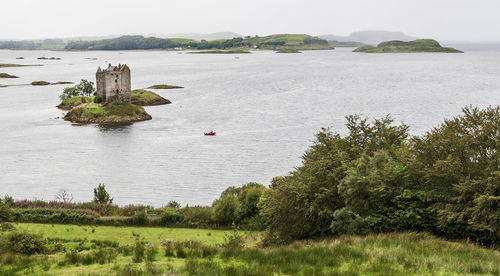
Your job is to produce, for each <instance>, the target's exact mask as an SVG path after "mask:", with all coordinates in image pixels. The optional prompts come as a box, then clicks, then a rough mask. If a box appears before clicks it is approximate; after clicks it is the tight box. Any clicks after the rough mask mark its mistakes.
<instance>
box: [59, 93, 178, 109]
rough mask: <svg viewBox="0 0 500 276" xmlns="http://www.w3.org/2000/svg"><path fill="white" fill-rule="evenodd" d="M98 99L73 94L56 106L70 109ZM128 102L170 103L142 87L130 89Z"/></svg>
mask: <svg viewBox="0 0 500 276" xmlns="http://www.w3.org/2000/svg"><path fill="white" fill-rule="evenodd" d="M94 101H98V98H97V97H96V96H74V97H71V98H69V99H66V100H63V101H62V102H61V103H60V104H59V105H58V106H57V108H59V109H62V110H71V109H72V108H73V107H76V106H79V105H81V104H86V103H93V102H94ZM130 103H131V104H134V105H140V106H152V105H163V104H170V103H172V102H171V101H169V100H168V99H165V98H163V97H162V96H160V95H158V94H156V93H154V92H152V91H149V90H144V89H135V90H132V93H131V97H130Z"/></svg>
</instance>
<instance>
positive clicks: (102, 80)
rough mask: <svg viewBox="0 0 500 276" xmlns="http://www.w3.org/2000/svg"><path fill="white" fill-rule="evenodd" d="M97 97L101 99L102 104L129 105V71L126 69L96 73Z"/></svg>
mask: <svg viewBox="0 0 500 276" xmlns="http://www.w3.org/2000/svg"><path fill="white" fill-rule="evenodd" d="M96 84H97V96H99V97H102V99H103V102H105V103H107V102H110V101H118V102H128V103H130V101H131V98H130V94H131V89H130V70H129V69H128V67H126V66H125V67H124V68H122V69H121V70H120V71H118V70H117V71H114V70H112V71H107V70H104V72H102V73H96Z"/></svg>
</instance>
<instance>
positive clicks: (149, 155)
mask: <svg viewBox="0 0 500 276" xmlns="http://www.w3.org/2000/svg"><path fill="white" fill-rule="evenodd" d="M458 48H461V47H458ZM464 50H465V51H466V53H465V54H460V55H454V54H429V53H427V54H395V55H375V54H374V55H372V54H362V53H352V52H351V49H336V50H334V51H306V52H304V53H302V54H297V55H278V54H275V53H274V52H266V51H263V52H255V53H253V54H251V55H245V56H243V55H242V56H240V58H239V59H234V57H233V56H232V55H179V54H177V52H168V51H130V52H123V53H118V52H112V51H108V52H104V51H103V52H58V56H60V57H61V58H62V59H61V60H57V61H38V60H37V59H36V58H37V57H39V56H42V55H51V54H50V52H48V51H5V50H0V63H26V64H30V63H34V62H37V63H43V64H45V65H44V66H41V67H36V68H35V67H18V68H2V72H5V73H8V74H12V75H17V76H20V78H19V79H5V80H3V79H2V81H1V82H2V84H17V83H29V82H31V81H35V80H44V81H49V82H55V81H72V82H75V83H78V82H79V81H80V79H89V80H95V71H96V70H97V67H98V66H101V67H102V66H105V65H107V63H108V62H109V63H113V64H118V63H122V64H123V63H126V64H128V65H129V67H130V68H131V72H132V88H133V89H136V88H144V87H148V86H150V85H154V84H173V85H181V86H184V87H185V88H184V89H174V90H158V91H157V92H158V93H159V94H160V95H161V96H163V97H165V98H167V99H169V100H171V101H172V104H169V105H163V106H152V107H146V110H147V111H148V113H150V114H151V115H152V116H153V120H150V121H144V122H138V123H134V124H132V125H118V126H116V125H80V126H78V127H75V126H73V125H72V124H71V123H69V122H66V121H64V120H62V119H57V120H55V119H53V118H57V117H59V118H62V117H63V116H64V114H65V111H61V110H58V109H57V108H55V106H56V105H57V104H59V101H58V95H59V94H60V93H61V92H62V90H63V88H64V87H66V86H64V85H61V86H44V87H33V86H18V87H9V88H0V93H1V94H2V95H3V97H2V98H3V100H2V101H0V141H2V142H1V143H0V187H1V190H0V196H1V195H4V194H10V195H12V196H14V197H15V198H30V199H33V198H40V199H47V200H52V199H54V196H55V194H57V191H59V190H60V189H65V190H67V191H69V192H70V193H72V194H73V195H74V197H75V200H76V201H88V200H90V199H91V198H92V189H93V188H94V187H95V186H97V184H98V183H104V184H106V187H107V189H108V191H109V192H110V194H111V196H113V197H114V199H115V202H116V203H118V204H129V203H146V204H153V205H157V206H158V205H163V204H166V203H167V202H168V201H170V200H177V201H179V202H180V203H181V204H186V203H189V204H190V205H192V204H210V203H211V202H212V201H213V200H214V199H215V198H216V197H218V195H219V194H220V192H221V191H223V190H224V189H226V188H227V187H228V186H238V185H242V184H244V183H247V182H250V181H256V182H260V183H263V184H268V183H269V181H270V180H271V179H272V177H274V176H277V175H284V174H287V173H288V172H289V171H290V170H292V169H293V167H294V166H297V165H299V164H300V156H301V154H302V153H303V152H304V150H305V149H306V148H307V146H308V145H309V144H310V143H311V140H312V139H313V138H314V133H316V132H318V131H319V129H320V128H321V127H331V129H332V130H333V131H336V132H340V133H342V134H344V133H346V128H345V126H344V123H345V119H344V116H345V115H347V114H353V113H358V114H363V115H364V116H367V117H370V118H373V117H380V116H384V115H386V114H391V115H392V116H393V117H394V119H395V120H396V122H400V121H404V122H405V123H406V124H408V125H409V126H410V127H411V132H412V133H413V134H421V133H423V132H424V131H426V130H428V129H430V128H431V127H433V126H436V125H437V124H439V123H440V122H442V120H443V119H444V118H449V117H450V116H453V115H456V114H458V113H459V112H460V108H461V107H463V106H465V105H468V104H472V105H475V106H479V107H484V106H487V105H490V104H498V103H500V67H499V66H498V64H500V48H499V47H498V46H496V47H488V48H481V47H476V48H474V47H473V46H472V47H471V46H468V48H466V49H464ZM16 56H23V57H25V59H24V60H15V57H16ZM89 57H91V58H96V60H93V59H86V58H89ZM70 64H73V65H70ZM51 118H52V119H51ZM210 129H213V130H214V131H215V132H217V135H216V136H214V137H206V136H204V135H203V133H204V132H206V131H208V130H210Z"/></svg>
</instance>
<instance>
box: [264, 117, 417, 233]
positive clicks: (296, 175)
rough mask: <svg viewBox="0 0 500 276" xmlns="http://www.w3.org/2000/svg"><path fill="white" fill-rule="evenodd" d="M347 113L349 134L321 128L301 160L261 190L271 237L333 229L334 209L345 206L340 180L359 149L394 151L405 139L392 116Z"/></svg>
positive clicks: (369, 152) (405, 129)
mask: <svg viewBox="0 0 500 276" xmlns="http://www.w3.org/2000/svg"><path fill="white" fill-rule="evenodd" d="M346 119H347V124H346V126H347V128H348V130H349V135H348V136H346V137H341V136H340V135H339V134H334V133H332V132H331V131H330V130H328V129H322V130H321V131H320V132H319V133H318V134H317V135H316V140H315V141H314V143H313V145H312V146H311V147H310V148H309V149H308V150H307V151H306V153H305V154H304V155H303V157H302V159H303V162H302V166H300V167H298V168H297V169H295V170H294V171H292V172H291V173H290V175H288V176H285V177H277V178H275V179H274V180H273V181H272V183H271V186H270V188H269V189H266V190H265V191H264V192H263V194H262V197H261V199H260V202H259V204H258V207H259V208H260V214H261V215H262V216H263V217H264V219H265V221H266V224H267V230H268V236H267V237H268V239H269V241H270V242H283V241H291V240H294V239H303V238H309V237H315V236H322V235H328V234H331V233H332V228H331V225H332V222H334V219H335V214H336V212H337V211H338V210H341V209H342V208H344V207H346V200H345V198H343V194H340V193H339V185H340V184H341V182H342V180H343V179H344V177H345V176H346V175H347V173H348V170H349V169H350V168H353V167H355V166H356V165H357V162H358V160H359V159H360V157H361V156H363V155H367V156H372V155H373V154H374V153H375V152H377V151H380V150H385V151H387V152H388V154H389V155H395V151H396V150H395V149H397V148H399V147H401V146H402V145H404V144H405V143H406V141H407V138H408V126H406V125H404V124H400V125H393V120H392V119H391V118H390V117H384V118H381V119H376V120H374V121H373V122H372V123H368V121H367V119H362V118H361V117H359V116H356V115H354V116H347V117H346ZM344 186H345V185H344ZM343 193H344V194H345V193H346V192H345V191H344V192H343ZM337 215H338V213H337Z"/></svg>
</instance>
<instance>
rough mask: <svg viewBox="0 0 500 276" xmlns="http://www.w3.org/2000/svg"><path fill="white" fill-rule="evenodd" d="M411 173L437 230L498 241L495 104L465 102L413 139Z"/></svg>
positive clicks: (498, 114)
mask: <svg viewBox="0 0 500 276" xmlns="http://www.w3.org/2000/svg"><path fill="white" fill-rule="evenodd" d="M412 152H413V153H414V155H415V158H414V159H413V161H412V162H411V163H410V164H409V166H408V167H409V169H410V171H411V177H412V178H413V179H414V181H415V182H416V183H417V185H418V186H419V187H420V188H421V189H422V191H423V192H425V196H426V198H427V200H428V201H429V204H430V208H429V209H430V211H431V212H432V213H433V215H434V216H436V218H437V223H438V230H437V231H438V233H439V234H442V235H445V236H446V237H449V238H472V239H474V240H477V241H480V242H482V243H497V244H498V243H499V242H500V231H499V230H500V228H499V226H498V225H499V224H498V223H499V220H500V219H499V218H500V181H499V176H498V174H499V164H500V107H498V106H497V107H488V108H486V109H484V110H480V109H478V108H473V107H466V108H464V109H463V114H462V115H461V116H456V117H454V118H452V119H449V120H445V121H444V123H443V124H441V125H440V126H439V127H437V128H434V129H432V130H431V131H429V132H428V133H426V134H425V135H424V136H423V137H415V138H414V139H413V143H412Z"/></svg>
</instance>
